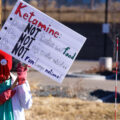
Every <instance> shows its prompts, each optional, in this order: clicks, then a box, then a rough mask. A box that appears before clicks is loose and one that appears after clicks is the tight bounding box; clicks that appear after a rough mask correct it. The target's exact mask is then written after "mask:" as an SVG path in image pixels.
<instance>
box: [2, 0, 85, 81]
mask: <svg viewBox="0 0 120 120" xmlns="http://www.w3.org/2000/svg"><path fill="white" fill-rule="evenodd" d="M85 40H86V38H85V37H83V36H82V35H80V34H78V33H76V32H75V31H73V30H71V29H70V28H68V27H66V26H64V25H63V24H61V23H59V22H58V21H56V20H54V19H53V18H51V17H49V16H47V15H46V14H44V13H42V12H41V11H39V10H37V9H36V8H34V7H32V6H31V5H29V4H28V3H26V2H24V1H22V0H18V1H17V3H16V5H15V7H14V8H13V10H12V12H11V14H10V16H9V17H8V19H7V21H6V23H5V24H4V26H3V28H2V30H1V32H0V49H2V50H4V51H5V52H7V53H9V54H11V55H12V56H13V57H15V58H16V59H18V60H20V61H22V62H24V63H26V64H28V65H30V66H31V67H33V68H34V69H36V70H38V71H39V72H41V73H43V74H45V75H47V76H49V77H50V78H52V79H53V80H55V81H57V82H59V83H61V82H62V80H63V79H64V77H65V75H66V73H67V72H68V70H69V68H70V66H71V65H72V63H73V61H74V60H75V58H76V56H77V54H78V53H79V51H80V49H81V48H82V46H83V44H84V42H85Z"/></svg>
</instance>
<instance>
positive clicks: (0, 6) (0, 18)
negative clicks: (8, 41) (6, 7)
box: [0, 0, 2, 29]
mask: <svg viewBox="0 0 120 120" xmlns="http://www.w3.org/2000/svg"><path fill="white" fill-rule="evenodd" d="M1 27H2V0H0V29H1Z"/></svg>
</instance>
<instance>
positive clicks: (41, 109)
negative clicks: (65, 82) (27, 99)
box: [25, 83, 120, 120]
mask: <svg viewBox="0 0 120 120" xmlns="http://www.w3.org/2000/svg"><path fill="white" fill-rule="evenodd" d="M37 85H38V84H36V83H32V84H31V90H36V89H38V87H37ZM25 115H26V120H114V104H106V103H100V102H90V101H82V100H80V99H77V98H60V97H53V96H48V97H37V96H35V95H34V96H33V106H32V108H31V109H29V110H26V111H25ZM117 117H118V120H119V119H120V110H119V108H118V113H117Z"/></svg>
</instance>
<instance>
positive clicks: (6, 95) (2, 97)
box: [0, 89, 16, 105]
mask: <svg viewBox="0 0 120 120" xmlns="http://www.w3.org/2000/svg"><path fill="white" fill-rule="evenodd" d="M15 93H16V90H14V91H13V90H10V89H8V90H6V91H4V92H3V93H1V94H0V105H2V104H4V103H5V102H6V101H7V100H9V99H10V98H12V97H13V96H14V95H15Z"/></svg>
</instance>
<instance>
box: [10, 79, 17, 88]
mask: <svg viewBox="0 0 120 120" xmlns="http://www.w3.org/2000/svg"><path fill="white" fill-rule="evenodd" d="M17 82H18V78H16V80H15V82H14V83H13V85H12V86H11V88H10V89H11V90H13V89H14V88H15V87H16V85H17Z"/></svg>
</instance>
